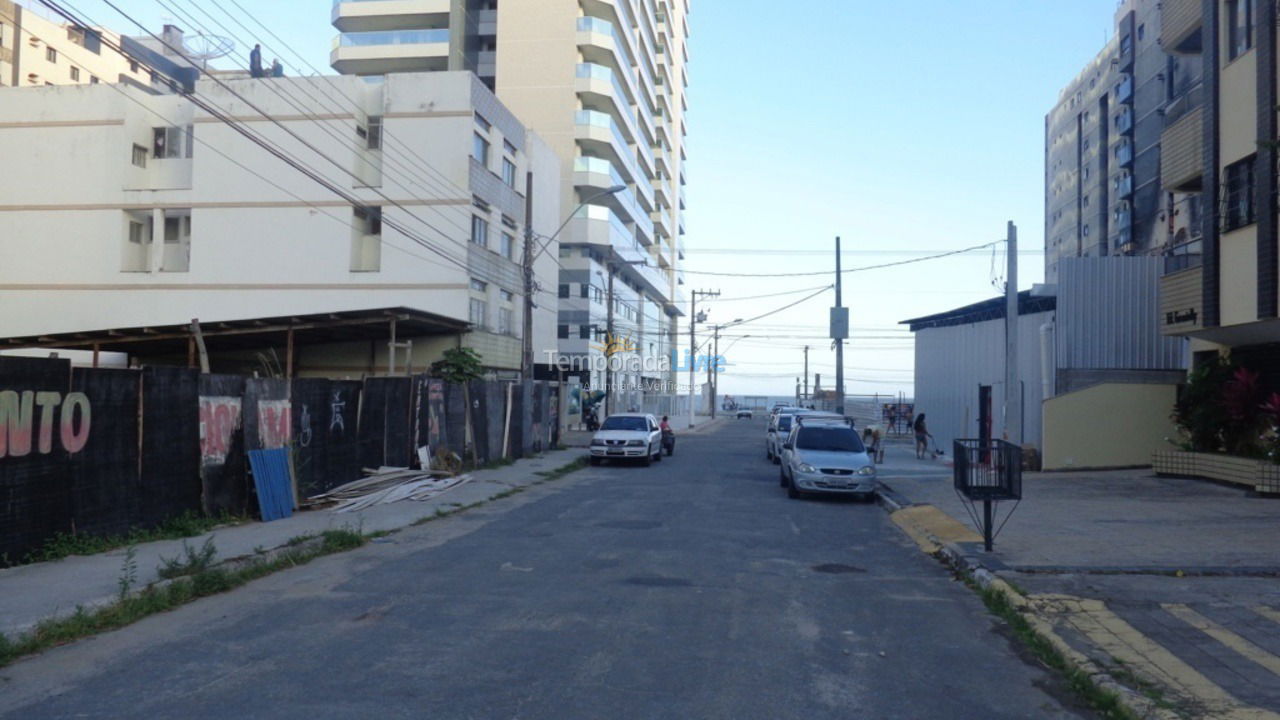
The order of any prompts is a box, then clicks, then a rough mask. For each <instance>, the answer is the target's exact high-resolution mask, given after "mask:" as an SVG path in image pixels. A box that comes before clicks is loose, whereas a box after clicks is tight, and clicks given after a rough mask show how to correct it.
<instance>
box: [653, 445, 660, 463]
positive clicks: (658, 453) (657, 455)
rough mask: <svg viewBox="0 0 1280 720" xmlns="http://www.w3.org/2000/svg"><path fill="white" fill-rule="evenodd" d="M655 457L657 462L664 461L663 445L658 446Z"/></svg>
mask: <svg viewBox="0 0 1280 720" xmlns="http://www.w3.org/2000/svg"><path fill="white" fill-rule="evenodd" d="M653 459H654V460H656V461H657V462H662V446H661V445H659V446H658V451H657V452H655V453H654V454H653Z"/></svg>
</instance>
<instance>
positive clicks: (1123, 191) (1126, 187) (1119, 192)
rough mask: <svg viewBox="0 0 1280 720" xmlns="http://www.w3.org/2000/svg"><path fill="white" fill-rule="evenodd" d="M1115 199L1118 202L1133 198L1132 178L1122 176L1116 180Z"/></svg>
mask: <svg viewBox="0 0 1280 720" xmlns="http://www.w3.org/2000/svg"><path fill="white" fill-rule="evenodd" d="M1115 190H1116V197H1117V198H1118V199H1120V200H1126V199H1128V198H1130V197H1132V196H1133V176H1132V175H1122V176H1120V177H1118V178H1116V182H1115Z"/></svg>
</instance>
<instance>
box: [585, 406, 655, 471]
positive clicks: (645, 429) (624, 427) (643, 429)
mask: <svg viewBox="0 0 1280 720" xmlns="http://www.w3.org/2000/svg"><path fill="white" fill-rule="evenodd" d="M661 459H662V431H661V430H659V429H658V421H657V419H656V418H654V416H652V415H645V414H642V413H620V414H618V415H610V416H609V417H608V418H607V419H606V420H605V421H604V424H603V425H601V426H600V429H599V430H597V431H596V434H595V435H594V436H593V437H592V438H591V464H592V465H599V464H600V461H601V460H639V461H640V462H641V463H643V464H644V465H646V466H647V465H649V464H651V463H652V462H653V461H654V460H661Z"/></svg>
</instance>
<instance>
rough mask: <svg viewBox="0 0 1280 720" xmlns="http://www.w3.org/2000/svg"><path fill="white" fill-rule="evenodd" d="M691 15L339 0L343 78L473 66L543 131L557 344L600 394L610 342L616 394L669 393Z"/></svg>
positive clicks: (679, 297) (649, 9) (645, 1)
mask: <svg viewBox="0 0 1280 720" xmlns="http://www.w3.org/2000/svg"><path fill="white" fill-rule="evenodd" d="M688 12H689V5H688V2H687V0H616V1H613V0H611V1H610V2H597V1H596V0H504V1H503V2H501V3H496V7H495V3H492V2H487V3H486V2H479V1H478V0H412V1H410V0H360V1H345V2H338V3H337V4H336V5H335V6H334V9H333V17H334V25H335V27H336V28H337V29H338V30H339V35H338V37H337V38H335V41H334V49H333V54H332V57H331V61H332V64H333V67H334V68H335V69H337V70H338V71H339V72H343V73H351V74H358V75H381V74H386V73H397V72H403V71H405V70H407V69H420V70H440V69H445V68H448V69H468V70H472V71H473V72H475V73H476V74H477V75H478V76H479V77H480V78H481V79H482V80H483V82H485V83H486V84H488V85H489V86H490V87H493V88H494V89H495V91H496V92H497V95H498V97H499V98H501V100H502V101H503V103H505V104H506V105H507V106H508V107H510V108H511V109H512V111H513V112H515V114H516V115H517V116H518V117H519V118H520V119H521V120H522V121H523V122H524V123H525V124H526V125H528V126H529V127H530V128H531V129H532V130H534V131H535V132H537V133H538V134H539V135H541V136H542V137H544V138H546V139H547V142H548V143H549V145H550V147H551V149H552V151H553V152H554V153H555V154H556V156H557V157H559V158H560V161H561V179H560V182H559V185H558V194H559V196H560V198H561V206H562V208H563V210H564V211H565V213H566V217H565V218H564V220H566V221H567V222H566V225H565V227H564V230H563V231H562V232H561V233H560V234H559V235H558V236H557V237H556V240H558V242H559V250H558V253H559V262H560V266H561V269H560V276H559V278H558V280H559V281H558V282H557V283H555V284H554V285H553V287H555V288H556V289H557V290H558V295H559V318H558V322H557V334H558V337H559V340H560V346H559V350H560V354H561V355H562V356H565V357H568V358H571V359H572V360H573V365H572V366H573V367H576V368H579V369H582V368H586V370H584V371H583V372H581V373H578V375H579V377H580V378H581V379H582V381H583V382H584V383H586V384H588V385H590V386H591V387H594V388H601V387H603V385H604V383H605V380H606V377H605V373H604V371H603V370H601V368H602V367H603V365H604V356H605V354H606V353H605V348H606V346H611V347H613V348H615V349H619V351H618V352H617V353H615V356H616V358H617V360H618V361H619V363H620V367H622V368H624V369H623V370H622V372H615V373H612V375H611V376H610V377H609V381H610V382H611V383H613V384H615V386H616V387H615V392H616V393H617V394H618V397H617V398H616V400H617V403H616V404H626V405H633V404H637V403H636V398H637V396H644V395H646V394H652V393H655V392H657V393H661V392H663V391H667V392H670V391H672V390H674V388H673V387H671V386H670V382H671V381H674V380H675V379H676V378H675V375H674V373H671V372H670V371H668V370H664V369H662V368H665V367H667V366H668V365H669V361H670V355H671V352H672V351H673V350H674V349H675V347H676V345H677V341H678V338H679V328H678V322H677V318H678V316H679V315H681V314H682V309H683V308H684V307H685V303H686V298H685V295H684V292H683V291H682V285H683V283H684V278H683V275H682V274H681V272H680V269H679V265H680V261H681V260H682V258H683V254H684V220H683V210H684V208H685V191H684V188H685V184H686V180H685V177H686V175H685V167H684V165H685V159H686V152H685V138H686V135H687V131H686V125H685V113H686V111H687V109H688V101H687V95H686V90H687V87H688V71H687V63H688V58H689V56H688V45H687V42H688V38H689V26H688V22H687V16H688ZM570 213H572V214H573V215H572V217H571V218H570V217H569V214H570ZM610 328H612V330H613V333H612V337H607V336H608V335H609V332H608V331H609V329H610ZM610 341H613V342H612V343H610ZM539 361H540V362H541V360H539ZM590 368H595V370H590ZM636 388H648V390H647V391H645V390H641V391H637V390H636ZM624 396H625V397H624Z"/></svg>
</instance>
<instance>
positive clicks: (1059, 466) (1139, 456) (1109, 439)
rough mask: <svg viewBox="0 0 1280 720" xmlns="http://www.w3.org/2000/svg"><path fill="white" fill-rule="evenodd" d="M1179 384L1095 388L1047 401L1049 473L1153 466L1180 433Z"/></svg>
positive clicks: (1046, 420) (1046, 432)
mask: <svg viewBox="0 0 1280 720" xmlns="http://www.w3.org/2000/svg"><path fill="white" fill-rule="evenodd" d="M1176 396H1177V386H1176V385H1145V384H1141V385H1125V384H1105V385H1095V386H1093V387H1090V388H1088V389H1085V390H1081V391H1080V392H1075V393H1070V394H1067V395H1060V396H1058V397H1055V398H1051V399H1049V400H1046V401H1045V403H1044V438H1045V442H1044V469H1045V470H1066V469H1079V468H1105V467H1124V466H1132V465H1150V464H1151V453H1152V452H1154V451H1156V450H1162V449H1169V447H1170V446H1169V443H1168V440H1167V439H1166V438H1171V437H1175V436H1176V435H1177V430H1176V428H1175V427H1174V425H1173V421H1172V420H1170V419H1169V413H1171V412H1172V411H1173V404H1174V401H1175V400H1176Z"/></svg>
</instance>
